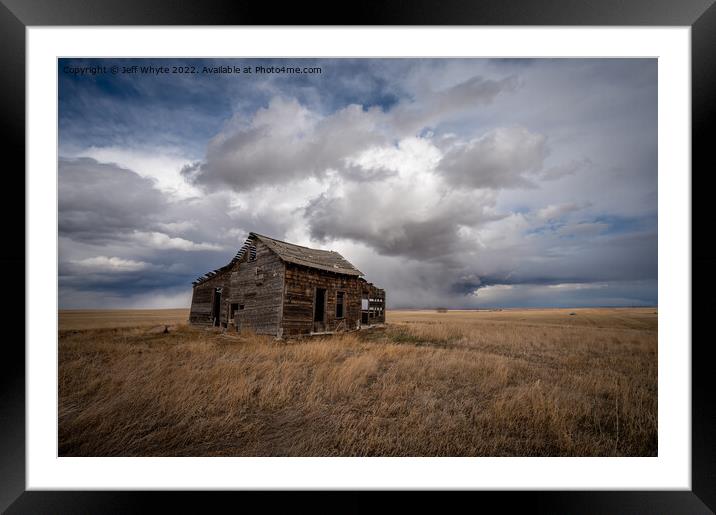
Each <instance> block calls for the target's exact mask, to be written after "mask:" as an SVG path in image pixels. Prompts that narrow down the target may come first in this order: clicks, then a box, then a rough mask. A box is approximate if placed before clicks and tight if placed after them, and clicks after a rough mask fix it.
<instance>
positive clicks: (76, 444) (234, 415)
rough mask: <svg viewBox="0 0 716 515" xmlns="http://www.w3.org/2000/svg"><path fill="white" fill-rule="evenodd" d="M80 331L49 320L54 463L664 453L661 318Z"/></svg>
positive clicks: (603, 315)
mask: <svg viewBox="0 0 716 515" xmlns="http://www.w3.org/2000/svg"><path fill="white" fill-rule="evenodd" d="M569 313H576V314H575V315H570V314H569ZM168 315H171V316H169V318H167V319H166V320H167V323H171V322H176V320H175V319H174V318H172V316H174V315H175V314H168ZM93 317H94V318H96V317H97V313H96V312H95V313H94V314H93ZM81 318H82V317H81V316H79V315H77V314H75V315H74V319H72V320H69V321H68V319H65V323H64V325H63V313H60V327H61V328H62V329H61V330H60V334H59V385H58V387H59V453H60V455H61V456H654V455H656V454H657V316H656V314H655V310H654V309H648V310H647V309H615V310H607V309H601V310H586V309H584V310H521V311H500V312H456V311H448V312H447V313H436V312H435V311H432V312H428V311H423V312H416V311H402V312H395V311H394V312H388V324H387V327H386V328H383V329H377V330H375V329H374V330H367V331H361V332H359V333H347V334H343V335H336V336H330V337H314V338H310V339H300V340H287V341H274V340H273V339H272V338H270V337H263V336H256V335H253V334H249V333H244V334H241V335H236V334H235V333H234V334H231V333H227V334H221V333H220V332H217V331H214V330H205V329H198V328H193V327H189V326H187V325H184V324H176V323H175V324H174V325H172V326H171V327H170V332H169V334H163V333H162V332H161V330H162V329H163V328H164V325H159V326H157V327H151V326H141V324H140V325H138V326H136V327H127V326H126V325H125V322H126V321H125V320H124V319H122V323H121V324H119V325H120V327H113V328H110V327H107V328H90V329H88V328H86V327H88V326H89V327H94V326H96V325H97V324H96V323H94V322H93V323H91V324H87V323H85V322H83V321H82V319H81ZM94 318H93V319H94ZM107 320H110V321H109V322H106V325H112V322H111V317H110V318H108V319H107Z"/></svg>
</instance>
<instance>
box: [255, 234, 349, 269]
mask: <svg viewBox="0 0 716 515" xmlns="http://www.w3.org/2000/svg"><path fill="white" fill-rule="evenodd" d="M251 237H255V238H256V239H258V240H261V242H263V243H264V244H265V245H266V246H267V247H268V248H269V249H271V250H272V251H273V252H275V253H276V254H277V255H278V257H279V258H281V259H282V260H283V261H285V262H286V263H293V264H296V265H302V266H307V267H310V268H316V269H318V270H325V271H327V272H333V273H336V274H345V275H355V276H360V275H363V272H361V271H360V270H358V269H357V268H356V267H355V266H353V265H352V264H351V263H350V262H349V261H348V260H347V259H346V258H344V257H343V256H341V255H340V254H339V253H338V252H335V251H333V250H321V249H311V248H308V247H303V246H301V245H294V244H293V243H287V242H285V241H281V240H276V239H274V238H269V237H268V236H264V235H262V234H257V233H255V232H252V233H249V238H251Z"/></svg>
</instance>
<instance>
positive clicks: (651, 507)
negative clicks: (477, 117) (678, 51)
mask: <svg viewBox="0 0 716 515" xmlns="http://www.w3.org/2000/svg"><path fill="white" fill-rule="evenodd" d="M0 4H1V5H0V26H1V27H2V34H3V45H0V47H2V48H0V62H2V63H3V70H4V73H3V74H2V75H1V78H0V80H1V81H2V88H3V93H4V94H3V95H2V97H1V100H0V102H2V104H3V108H2V109H3V111H2V112H3V119H4V122H5V123H4V126H5V137H4V138H3V141H2V145H3V149H4V150H5V155H11V156H12V157H13V159H12V163H13V164H14V167H13V168H14V169H23V170H24V167H25V152H24V149H25V144H24V136H25V88H26V79H25V74H24V70H25V29H26V28H27V27H28V26H33V25H37V26H40V25H43V26H44V25H51V26H62V25H247V24H248V25H264V24H269V23H270V24H271V25H277V24H278V25H283V24H290V25H294V24H298V23H299V21H300V22H303V23H305V24H311V25H316V24H317V23H319V20H320V23H321V24H325V25H343V24H344V22H343V20H339V19H337V18H338V17H337V16H335V15H331V14H330V13H324V16H323V19H320V17H315V16H314V14H315V13H311V12H309V11H303V10H302V9H303V6H300V5H297V6H296V7H289V9H288V10H286V11H282V12H272V13H270V14H269V13H268V9H267V8H265V7H258V6H257V5H256V4H250V3H243V4H239V5H235V4H234V3H231V2H225V1H213V2H203V3H201V4H189V5H187V6H185V8H182V9H176V8H175V5H174V4H173V3H172V2H168V1H155V2H151V4H149V3H146V2H136V1H125V2H117V1H111V2H110V1H107V2H103V3H102V5H101V6H97V7H93V8H92V9H90V10H87V9H86V6H85V4H83V3H82V2H80V1H78V0H62V1H59V2H52V1H51V0H33V1H25V2H22V1H21V0H2V2H0ZM355 11H356V15H355V16H354V18H353V19H352V20H351V21H352V22H353V23H352V24H355V25H423V24H425V25H427V24H429V25H435V24H441V25H480V26H482V25H509V26H519V25H530V26H538V25H552V26H605V25H607V26H608V25H622V26H630V25H633V26H652V25H662V26H663V25H667V26H690V27H691V38H692V48H691V60H692V61H691V63H692V68H691V70H692V223H693V225H692V234H695V233H696V232H697V229H698V227H700V226H703V225H704V224H705V223H707V222H708V220H709V216H708V215H707V214H706V213H705V212H703V211H704V210H705V208H704V207H703V206H704V205H705V202H696V201H697V199H698V197H699V196H700V195H701V196H704V195H706V191H707V189H706V188H705V187H703V184H702V187H701V188H699V187H696V188H694V184H695V183H696V184H697V185H698V184H701V183H703V179H701V181H700V182H696V181H695V180H694V179H696V178H697V177H698V176H697V174H695V173H694V172H693V170H695V169H700V170H702V172H701V177H703V176H704V175H705V173H706V170H707V169H709V170H710V169H713V165H714V164H715V163H714V161H715V160H716V158H714V157H713V155H712V153H711V152H709V146H710V141H709V140H708V132H709V131H708V129H709V128H711V126H712V125H713V124H714V122H713V120H714V118H715V116H716V101H715V100H714V94H713V92H714V91H716V65H714V63H712V62H711V56H712V55H711V54H712V52H713V49H714V48H716V7H714V5H713V1H712V0H705V1H704V0H689V1H687V2H681V3H679V5H678V8H677V7H676V6H674V5H669V4H664V5H652V4H651V3H649V2H644V1H634V0H633V1H629V2H627V3H622V2H618V1H617V0H609V1H605V2H600V3H598V4H592V3H589V2H586V1H569V0H560V1H554V2H546V1H544V0H540V1H538V2H525V1H523V2H519V1H509V2H508V1H494V0H491V1H487V2H479V3H477V2H473V3H469V4H468V3H465V2H458V1H448V2H440V3H437V2H429V1H422V2H417V3H411V4H399V3H398V2H389V3H384V4H381V5H378V4H371V5H364V6H361V8H358V9H355ZM8 168H10V167H8ZM8 175H9V176H10V177H9V180H11V181H15V182H14V183H12V186H10V187H9V188H8V190H6V191H14V192H15V194H13V195H12V196H14V197H17V198H23V199H24V195H18V194H17V192H19V191H23V192H24V191H25V185H24V179H20V177H19V174H15V175H14V176H12V174H8ZM699 205H700V206H701V207H700V208H699V207H697V206H699ZM2 209H3V210H4V215H5V219H6V220H16V219H17V218H18V212H19V211H20V208H18V206H17V205H13V203H11V202H4V203H3V206H2ZM23 212H24V209H23ZM6 225H7V228H6V230H9V231H10V233H11V234H10V237H11V239H12V240H13V242H14V245H12V246H11V245H7V246H6V247H5V250H4V253H3V262H4V263H5V265H6V267H7V269H8V270H13V272H10V273H8V276H7V277H6V281H8V282H9V284H8V289H9V291H14V292H19V291H20V288H21V285H20V284H19V283H20V282H21V280H22V279H21V278H20V274H19V273H18V270H20V269H24V268H25V250H24V249H25V245H24V241H25V227H24V224H23V225H20V224H17V223H15V224H12V223H9V224H6ZM21 242H22V243H21ZM691 252H692V254H691V255H692V277H693V276H694V275H696V276H697V277H698V278H699V281H698V282H697V283H696V284H695V285H694V286H695V287H694V286H692V326H693V328H695V327H700V326H696V324H693V320H694V319H695V315H701V316H702V317H703V316H706V314H707V311H706V310H708V308H709V304H708V301H706V300H705V292H706V291H708V290H710V289H711V288H710V286H712V284H713V283H714V279H712V278H711V277H710V274H708V270H707V267H709V266H710V265H713V264H714V262H715V261H716V257H715V256H713V255H711V253H710V251H709V250H708V249H707V247H706V246H705V244H704V243H701V244H700V245H698V244H697V245H694V238H693V236H692V249H691ZM699 272H701V273H699ZM25 273H26V274H30V273H32V270H27V269H26V271H25ZM16 283H17V284H16ZM23 289H24V288H23ZM699 292H700V294H701V298H699ZM7 300H13V301H15V302H16V299H15V298H13V299H7ZM8 308H9V306H8ZM27 316H28V314H27V313H25V317H24V318H25V320H24V322H23V325H20V324H19V323H18V322H13V324H14V328H15V329H16V330H17V329H18V328H23V330H21V331H19V332H21V333H22V336H23V337H22V340H23V341H24V324H26V323H27ZM695 336H696V333H694V332H693V329H692V342H691V345H692V454H691V463H692V474H691V479H692V489H691V491H665V490H664V491H660V490H649V491H639V492H637V491H611V492H607V491H581V492H575V491H565V492H559V491H529V492H519V493H515V492H509V491H505V492H475V493H474V494H475V495H478V499H480V502H483V499H484V500H489V501H491V502H494V503H499V504H500V506H502V507H503V508H504V507H507V508H510V509H516V508H519V507H529V509H530V511H537V512H538V513H554V512H560V513H561V512H570V513H575V512H576V513H580V512H586V511H588V512H590V513H622V512H624V513H626V512H628V513H641V512H646V513H652V512H655V511H658V512H668V513H710V512H713V511H714V510H716V489H714V486H713V485H714V484H716V446H715V445H714V438H713V434H714V429H715V428H714V424H715V423H716V412H715V411H714V393H713V387H712V384H711V381H709V379H710V374H709V371H708V370H707V367H710V360H709V359H708V354H709V352H708V343H707V342H706V340H705V339H704V338H703V337H702V338H700V339H699V338H695ZM20 339H21V338H19V337H16V338H8V339H7V341H8V344H7V347H8V348H7V349H6V352H8V354H6V359H5V360H4V361H5V363H6V366H5V371H4V372H5V373H4V374H3V378H2V394H1V395H2V397H0V399H1V400H0V420H2V421H3V422H2V424H0V446H1V447H0V463H1V465H0V476H1V477H2V480H1V481H0V508H2V509H3V510H5V509H7V510H8V513H43V512H46V511H51V512H53V513H75V512H104V511H108V510H107V508H108V507H110V506H111V507H112V510H113V511H118V512H127V511H133V510H135V509H137V508H139V507H140V506H144V505H145V503H149V502H157V501H159V502H161V503H162V504H163V507H164V508H165V509H166V508H168V507H169V506H170V505H172V504H173V505H175V506H177V507H181V511H189V510H192V509H195V510H199V509H202V508H205V507H206V506H207V505H208V503H210V502H211V501H213V500H214V498H215V497H216V494H212V493H210V492H201V493H194V494H193V495H192V496H191V498H190V499H189V498H187V497H188V496H187V495H186V493H179V494H178V495H177V494H176V493H175V494H174V495H170V494H169V493H166V492H131V493H130V492H68V491H64V492H63V491H33V490H30V491H28V490H26V486H25V473H26V468H25V463H26V462H25V431H26V428H25V398H26V396H25V390H26V387H27V386H26V372H25V367H24V366H22V365H21V363H24V361H25V351H24V347H21V346H20V343H19V341H20ZM697 342H700V343H697ZM234 495H238V496H244V497H253V498H255V499H256V500H259V499H261V500H266V498H267V497H268V496H269V495H271V497H272V502H274V501H273V499H274V496H275V495H276V493H275V492H265V493H250V492H232V493H227V492H224V493H222V494H220V496H219V497H221V498H224V499H227V496H234ZM317 495H318V494H317V493H315V492H314V493H305V494H303V495H301V496H298V499H291V500H290V502H292V503H296V502H297V501H298V505H297V506H300V507H302V508H304V509H308V508H310V507H311V506H312V505H314V503H316V502H317V500H316V496H317ZM348 499H349V500H350V501H349V502H348V503H346V500H345V499H342V500H339V499H336V498H335V497H333V496H330V495H329V496H322V497H320V500H319V501H318V502H319V503H320V502H321V501H322V502H329V503H331V504H332V505H335V506H336V507H338V506H344V507H346V506H352V508H353V509H359V508H361V507H363V508H368V507H369V502H368V501H366V500H364V497H363V496H361V495H359V494H357V493H353V494H351V495H350V496H349V497H348ZM242 502H245V500H243V501H242ZM409 502H412V503H416V504H418V505H420V506H422V507H424V508H425V507H427V506H429V504H427V501H426V500H425V499H424V497H423V495H421V494H418V495H415V493H411V499H410V501H409ZM433 502H436V501H433ZM437 502H440V503H441V505H442V503H443V502H444V501H437ZM436 506H439V505H437V504H436ZM443 507H444V505H443Z"/></svg>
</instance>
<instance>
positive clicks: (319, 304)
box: [313, 288, 326, 322]
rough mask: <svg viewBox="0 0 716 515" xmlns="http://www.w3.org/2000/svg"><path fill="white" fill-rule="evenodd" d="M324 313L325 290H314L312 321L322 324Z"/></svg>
mask: <svg viewBox="0 0 716 515" xmlns="http://www.w3.org/2000/svg"><path fill="white" fill-rule="evenodd" d="M325 311H326V289H325V288H316V309H315V310H314V311H313V321H314V322H323V316H324V314H325Z"/></svg>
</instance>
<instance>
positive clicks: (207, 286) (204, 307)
mask: <svg viewBox="0 0 716 515" xmlns="http://www.w3.org/2000/svg"><path fill="white" fill-rule="evenodd" d="M228 282H229V271H226V272H223V273H220V274H217V275H216V276H214V277H212V278H211V279H208V280H206V281H205V282H203V283H201V284H197V285H196V286H194V289H193V291H192V297H191V310H190V311H189V323H191V324H196V325H208V326H211V325H212V323H213V319H212V317H211V309H212V304H213V298H214V290H215V289H216V288H223V291H222V301H223V299H224V298H225V295H226V293H227V290H226V286H227V284H228Z"/></svg>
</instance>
